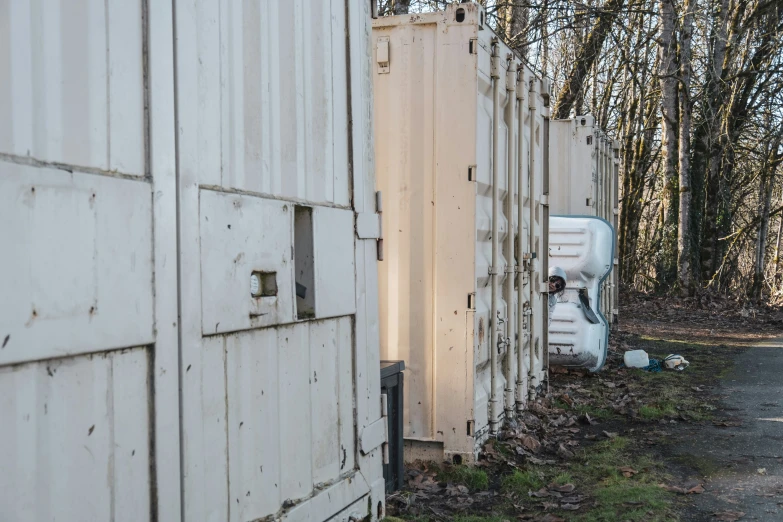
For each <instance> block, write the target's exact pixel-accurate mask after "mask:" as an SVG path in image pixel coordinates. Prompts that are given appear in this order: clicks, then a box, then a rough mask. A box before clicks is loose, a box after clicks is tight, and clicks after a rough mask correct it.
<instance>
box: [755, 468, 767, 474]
mask: <svg viewBox="0 0 783 522" xmlns="http://www.w3.org/2000/svg"><path fill="white" fill-rule="evenodd" d="M756 472H758V474H759V475H766V474H767V468H759V469H757V470H756Z"/></svg>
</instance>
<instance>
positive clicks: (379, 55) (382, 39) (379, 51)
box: [375, 36, 390, 74]
mask: <svg viewBox="0 0 783 522" xmlns="http://www.w3.org/2000/svg"><path fill="white" fill-rule="evenodd" d="M376 44H377V47H376V50H375V61H376V62H377V63H378V74H389V63H390V61H389V37H388V36H379V37H378V39H377V40H376Z"/></svg>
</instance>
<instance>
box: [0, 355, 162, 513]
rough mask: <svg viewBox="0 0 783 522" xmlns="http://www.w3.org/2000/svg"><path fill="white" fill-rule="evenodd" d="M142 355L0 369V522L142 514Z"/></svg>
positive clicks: (145, 443)
mask: <svg viewBox="0 0 783 522" xmlns="http://www.w3.org/2000/svg"><path fill="white" fill-rule="evenodd" d="M148 356H149V354H148V352H147V349H145V348H134V349H130V350H125V351H122V352H114V353H109V354H101V355H94V356H93V355H91V356H77V357H73V358H66V359H55V360H49V361H41V362H35V363H26V364H21V365H18V366H13V367H5V368H0V418H2V419H3V425H2V427H1V428H0V469H2V470H3V473H0V519H2V520H54V521H71V520H117V521H128V522H131V521H137V520H145V519H147V518H148V517H149V513H150V498H149V492H150V486H149V469H150V464H151V463H150V454H149V428H150V424H149V413H150V412H149V409H148V401H149V400H150V399H151V398H150V397H149V396H148V379H149V378H150V376H149V375H148V361H147V358H148Z"/></svg>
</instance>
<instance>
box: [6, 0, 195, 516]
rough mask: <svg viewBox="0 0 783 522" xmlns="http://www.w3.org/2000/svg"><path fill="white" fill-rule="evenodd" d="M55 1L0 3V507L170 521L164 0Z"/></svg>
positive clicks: (170, 264) (173, 317)
mask: <svg viewBox="0 0 783 522" xmlns="http://www.w3.org/2000/svg"><path fill="white" fill-rule="evenodd" d="M65 4H66V3H65V2H48V3H47V4H46V6H45V7H44V6H43V5H40V4H38V3H35V2H33V3H30V2H10V3H9V2H4V3H2V5H0V24H2V25H3V26H4V29H5V31H3V34H4V36H7V39H6V40H5V41H4V44H3V51H2V52H1V53H0V54H2V55H3V57H4V58H5V59H2V58H0V77H2V78H4V79H8V80H9V81H8V82H6V81H5V80H4V81H3V82H2V83H3V85H2V86H1V87H0V98H1V99H2V101H0V223H2V225H1V226H0V244H2V245H3V246H2V250H3V255H2V256H0V289H2V297H0V345H1V346H0V418H2V419H3V421H2V422H0V469H2V470H3V472H2V473H1V474H0V520H9V521H16V520H19V521H21V520H53V521H68V520H116V521H142V520H151V519H155V520H179V518H180V515H179V511H180V510H179V506H180V499H179V491H180V488H179V469H178V468H179V457H178V456H179V426H178V417H179V412H178V406H177V405H178V395H177V393H178V388H179V383H178V371H177V348H178V346H177V302H176V298H177V296H176V293H177V286H176V285H177V274H176V268H177V262H176V259H177V254H176V219H175V216H176V199H175V198H176V192H175V190H174V187H175V182H176V178H175V170H174V168H175V165H174V161H173V156H172V155H171V154H168V153H167V152H166V151H173V144H174V118H173V110H172V100H171V97H172V96H173V89H172V85H173V76H172V74H173V70H172V68H171V61H172V59H173V53H172V48H171V42H172V24H171V17H170V15H171V6H170V5H169V6H168V9H166V6H165V5H164V4H163V3H161V4H160V5H151V4H154V3H150V5H148V3H146V2H142V1H127V2H125V1H117V0H110V1H107V2H79V3H78V5H77V4H74V5H71V4H70V3H67V4H68V5H67V6H66V5H65ZM152 45H154V46H155V53H154V56H153V55H152V54H150V55H149V56H148V54H147V51H148V49H149V47H150V46H152ZM152 78H154V81H153V80H152ZM146 108H150V110H149V111H145V109H146Z"/></svg>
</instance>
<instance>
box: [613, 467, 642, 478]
mask: <svg viewBox="0 0 783 522" xmlns="http://www.w3.org/2000/svg"><path fill="white" fill-rule="evenodd" d="M617 469H618V470H619V471H620V473H622V474H623V477H625V478H631V477H633V476H634V475H636V474H637V473H639V472H638V471H636V470H635V469H633V468H629V467H628V466H623V467H622V468H617Z"/></svg>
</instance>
